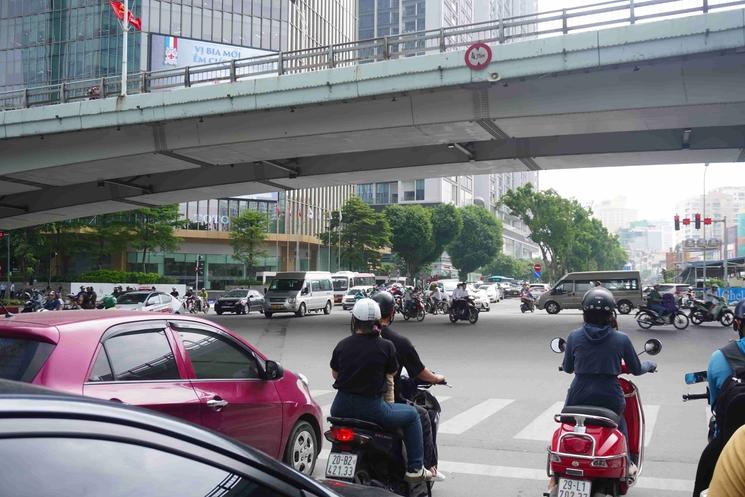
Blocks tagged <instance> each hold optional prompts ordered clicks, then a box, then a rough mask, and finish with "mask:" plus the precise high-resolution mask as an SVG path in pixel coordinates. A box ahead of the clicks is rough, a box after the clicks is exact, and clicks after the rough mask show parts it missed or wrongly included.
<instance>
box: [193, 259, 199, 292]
mask: <svg viewBox="0 0 745 497" xmlns="http://www.w3.org/2000/svg"><path fill="white" fill-rule="evenodd" d="M194 269H195V271H194V273H196V274H195V275H194V291H195V292H198V291H199V254H197V267H196V268H194Z"/></svg>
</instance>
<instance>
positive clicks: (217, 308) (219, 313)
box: [215, 307, 222, 316]
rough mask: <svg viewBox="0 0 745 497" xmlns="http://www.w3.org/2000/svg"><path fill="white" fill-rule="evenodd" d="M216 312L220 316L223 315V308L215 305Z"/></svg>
mask: <svg viewBox="0 0 745 497" xmlns="http://www.w3.org/2000/svg"><path fill="white" fill-rule="evenodd" d="M215 312H216V313H217V315H218V316H222V309H220V308H219V307H215Z"/></svg>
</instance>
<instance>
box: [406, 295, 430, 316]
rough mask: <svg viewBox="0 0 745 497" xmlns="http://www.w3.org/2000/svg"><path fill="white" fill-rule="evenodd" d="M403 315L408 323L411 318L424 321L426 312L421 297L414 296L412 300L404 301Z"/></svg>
mask: <svg viewBox="0 0 745 497" xmlns="http://www.w3.org/2000/svg"><path fill="white" fill-rule="evenodd" d="M401 314H402V315H403V317H404V320H406V321H408V320H409V319H411V318H415V319H416V320H417V321H424V315H425V314H426V311H425V309H424V302H423V301H422V298H421V297H420V296H419V295H413V296H412V298H411V299H410V300H406V301H404V305H403V309H401Z"/></svg>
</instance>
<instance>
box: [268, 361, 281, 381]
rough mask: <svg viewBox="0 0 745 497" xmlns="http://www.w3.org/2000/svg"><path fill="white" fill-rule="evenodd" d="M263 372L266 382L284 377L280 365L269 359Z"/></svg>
mask: <svg viewBox="0 0 745 497" xmlns="http://www.w3.org/2000/svg"><path fill="white" fill-rule="evenodd" d="M265 372H266V379H267V380H279V379H281V378H282V377H283V376H284V375H285V370H284V368H283V367H282V365H281V364H280V363H278V362H276V361H272V360H269V359H267V361H266V366H265Z"/></svg>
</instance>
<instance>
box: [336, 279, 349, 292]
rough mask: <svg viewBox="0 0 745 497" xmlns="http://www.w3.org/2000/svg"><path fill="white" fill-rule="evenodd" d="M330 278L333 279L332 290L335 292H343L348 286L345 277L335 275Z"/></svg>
mask: <svg viewBox="0 0 745 497" xmlns="http://www.w3.org/2000/svg"><path fill="white" fill-rule="evenodd" d="M332 279H333V280H334V290H336V291H337V292H343V291H344V290H346V289H347V288H348V287H349V283H348V282H347V278H346V277H340V276H335V277H333V278H332Z"/></svg>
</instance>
